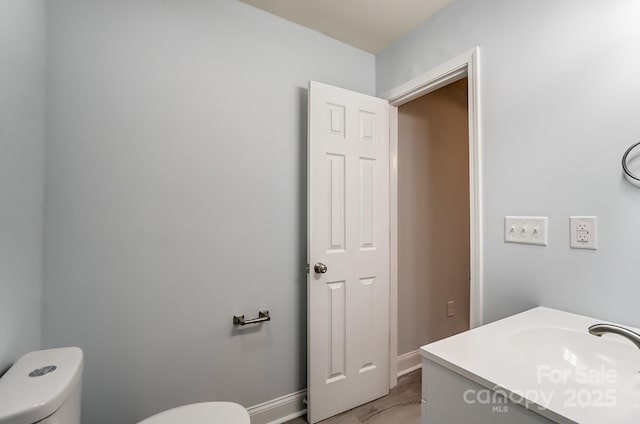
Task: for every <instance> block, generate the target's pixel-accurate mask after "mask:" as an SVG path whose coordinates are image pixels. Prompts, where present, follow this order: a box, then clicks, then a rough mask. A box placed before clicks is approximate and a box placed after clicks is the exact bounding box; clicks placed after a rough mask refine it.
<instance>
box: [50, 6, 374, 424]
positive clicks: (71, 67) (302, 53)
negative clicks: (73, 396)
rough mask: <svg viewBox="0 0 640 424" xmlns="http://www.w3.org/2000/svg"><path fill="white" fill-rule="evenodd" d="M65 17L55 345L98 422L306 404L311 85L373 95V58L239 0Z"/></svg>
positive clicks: (60, 12) (55, 174)
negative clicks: (72, 366)
mask: <svg viewBox="0 0 640 424" xmlns="http://www.w3.org/2000/svg"><path fill="white" fill-rule="evenodd" d="M54 6H55V7H51V8H50V11H49V15H48V18H49V31H48V53H49V73H48V87H49V93H48V94H49V95H48V101H47V106H48V137H49V138H48V147H47V149H48V151H47V158H46V187H45V188H46V195H45V217H46V218H45V243H44V273H45V292H44V298H45V307H44V342H45V344H46V346H48V347H52V346H63V345H78V346H80V347H82V348H83V349H84V351H85V354H86V367H85V379H84V383H85V386H84V388H85V390H84V404H83V406H84V413H83V416H84V419H83V421H84V422H86V423H91V424H100V423H122V424H127V423H133V422H135V421H137V420H139V419H141V418H143V417H145V416H148V415H150V414H152V413H155V412H158V411H160V410H162V409H166V408H170V407H174V406H177V405H180V404H185V403H190V402H197V401H206V400H230V401H236V402H240V403H241V404H243V405H245V406H251V405H254V404H257V403H260V402H264V401H267V400H271V399H274V398H276V397H279V396H282V395H285V394H289V393H292V392H294V391H297V390H300V389H303V388H305V387H306V378H305V375H306V356H305V354H306V348H305V346H306V330H305V329H306V319H305V317H306V288H305V285H306V274H305V257H306V252H305V250H306V242H305V237H306V209H305V204H306V148H305V146H306V101H307V97H306V96H307V94H306V87H307V82H308V80H309V79H316V80H320V81H323V82H326V83H329V84H333V85H338V86H343V87H347V88H351V89H354V90H357V91H361V92H364V93H369V94H371V93H373V92H374V90H375V87H374V86H375V81H374V69H375V66H374V56H373V55H370V54H368V53H364V52H362V51H360V50H357V49H354V48H352V47H349V46H346V45H344V44H342V43H339V42H337V41H334V40H331V39H329V38H327V37H325V36H323V35H320V34H318V33H315V32H313V31H310V30H308V29H304V28H302V27H299V26H297V25H294V24H291V23H288V22H285V21H283V20H280V19H278V18H275V17H273V16H271V15H268V14H266V13H264V12H262V11H260V10H257V9H254V8H252V7H250V6H247V5H245V4H242V3H239V2H236V1H233V0H186V1H157V0H140V1H135V2H131V1H128V0H118V1H114V0H101V1H98V0H91V1H87V0H56V2H55V5H54ZM260 308H267V309H270V310H271V312H272V316H273V320H272V321H271V322H270V323H267V324H265V325H263V326H261V327H253V328H248V329H246V331H240V332H237V333H235V332H234V331H233V326H232V323H231V320H232V316H233V315H234V314H237V313H245V314H247V315H248V317H253V316H256V315H257V312H258V309H260Z"/></svg>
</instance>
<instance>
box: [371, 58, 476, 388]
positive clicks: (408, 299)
mask: <svg viewBox="0 0 640 424" xmlns="http://www.w3.org/2000/svg"><path fill="white" fill-rule="evenodd" d="M441 89H443V90H441ZM383 97H384V98H386V99H387V100H389V103H390V106H391V107H390V135H391V138H390V146H389V148H390V158H391V161H390V207H391V210H390V218H391V219H390V223H391V240H390V242H391V245H390V251H391V255H390V293H389V294H390V296H389V297H390V299H389V301H390V305H389V310H390V338H389V347H390V367H389V368H390V369H389V387H395V385H396V384H397V377H398V376H399V375H402V374H405V373H408V372H410V371H413V370H415V369H417V368H420V366H421V357H420V354H419V350H418V349H419V347H420V346H422V345H424V344H427V343H430V342H432V341H435V340H439V339H441V338H444V337H447V336H449V335H452V334H455V333H458V332H461V331H464V330H467V329H469V328H474V327H477V326H479V325H482V243H481V240H482V192H481V187H482V185H481V164H482V161H481V154H480V152H481V139H480V89H479V48H478V47H476V48H474V49H472V50H469V51H467V52H465V53H463V54H461V55H460V56H458V57H456V58H454V59H452V60H450V61H448V62H446V63H443V64H442V65H440V66H438V67H436V68H434V69H432V70H431V71H429V72H427V73H425V74H423V75H420V76H418V77H416V78H414V79H413V80H411V81H409V82H407V83H405V84H402V85H401V86H399V87H397V88H395V89H393V90H391V91H390V92H388V93H386V94H385V95H384V96H383ZM465 100H466V101H465ZM414 101H415V102H414ZM438 109H440V110H439V111H438ZM445 110H447V111H449V112H451V113H450V114H449V115H447V116H446V117H445V116H443V115H441V112H444V111H445ZM425 111H427V112H425ZM425 113H426V114H427V115H430V116H425ZM447 121H451V122H450V123H447ZM407 125H409V126H407ZM447 132H450V133H451V134H454V135H455V137H454V138H453V139H451V140H449V141H451V143H452V144H451V145H447V143H446V139H447V138H448V137H445V136H444V135H446V133H447ZM427 136H429V138H440V139H441V140H440V141H438V142H436V143H433V144H431V143H427V142H424V143H417V141H419V140H423V141H424V140H425V139H426V138H427ZM407 140H409V141H407ZM431 142H433V140H431ZM402 143H405V144H404V145H403V144H402ZM465 150H466V151H465ZM465 153H466V154H465ZM454 156H455V157H454ZM403 162H404V163H405V165H406V168H404V169H403V168H402V167H403V164H402V163H403ZM420 164H422V165H423V166H420ZM427 168H428V169H427ZM465 182H466V184H465ZM428 196H434V197H433V199H429V197H428ZM465 196H466V199H465ZM430 200H433V201H430ZM465 200H466V201H465ZM465 216H466V220H465ZM401 220H402V222H401ZM452 228H453V230H452ZM448 232H450V233H448ZM400 267H402V269H400ZM400 279H401V280H400ZM449 302H453V304H450V303H449ZM427 309H428V310H427ZM451 309H453V310H451ZM451 313H453V316H448V315H451ZM401 333H402V334H401ZM398 354H400V355H398Z"/></svg>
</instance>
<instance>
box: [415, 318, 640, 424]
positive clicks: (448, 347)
mask: <svg viewBox="0 0 640 424" xmlns="http://www.w3.org/2000/svg"><path fill="white" fill-rule="evenodd" d="M597 323H602V321H601V320H598V319H594V318H590V317H585V316H581V315H576V314H572V313H568V312H563V311H557V310H554V309H550V308H544V307H538V308H534V309H532V310H529V311H526V312H523V313H520V314H517V315H514V316H512V317H508V318H505V319H502V320H499V321H496V322H493V323H491V324H487V325H485V326H482V327H478V328H475V329H472V330H470V331H467V332H465V333H461V334H458V335H456V336H452V337H449V338H447V339H444V340H441V341H438V342H434V343H432V344H430V345H427V346H423V347H422V348H421V354H422V356H423V357H424V358H425V359H426V360H429V361H432V362H435V363H436V364H439V365H441V366H443V367H445V368H447V369H449V370H451V371H453V372H455V373H457V374H459V375H461V376H462V377H464V378H466V379H468V380H471V381H472V382H475V383H476V384H479V385H481V386H484V387H485V388H487V389H489V390H492V391H494V392H496V391H497V392H500V393H504V394H505V396H509V399H510V400H513V399H512V397H513V398H515V399H516V400H515V402H516V403H518V404H520V405H522V406H524V407H526V408H529V409H531V410H532V411H534V412H536V413H538V414H540V415H542V416H544V417H546V418H548V419H550V420H551V421H553V422H558V423H581V424H601V423H604V422H606V423H608V424H613V423H616V424H637V423H639V422H640V349H638V347H636V346H635V345H634V344H633V343H632V342H630V341H629V340H628V339H626V338H625V337H622V336H619V335H617V334H603V335H602V337H598V336H595V335H592V334H589V327H590V326H592V325H594V324H597ZM629 329H630V330H632V331H635V332H638V331H639V330H638V329H635V328H631V327H629Z"/></svg>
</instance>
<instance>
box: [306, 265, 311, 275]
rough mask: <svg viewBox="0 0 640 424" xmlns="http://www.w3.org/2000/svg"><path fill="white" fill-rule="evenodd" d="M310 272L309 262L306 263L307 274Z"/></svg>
mask: <svg viewBox="0 0 640 424" xmlns="http://www.w3.org/2000/svg"><path fill="white" fill-rule="evenodd" d="M309 272H311V268H310V267H309V264H307V274H308V273H309Z"/></svg>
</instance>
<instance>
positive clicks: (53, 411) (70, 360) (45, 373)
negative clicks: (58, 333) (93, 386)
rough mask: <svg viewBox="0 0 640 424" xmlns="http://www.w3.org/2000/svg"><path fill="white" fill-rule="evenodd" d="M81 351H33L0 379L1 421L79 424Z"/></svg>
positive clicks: (1, 423)
mask: <svg viewBox="0 0 640 424" xmlns="http://www.w3.org/2000/svg"><path fill="white" fill-rule="evenodd" d="M82 367H83V355H82V350H81V349H80V348H77V347H66V348H62V349H49V350H40V351H37V352H31V353H27V354H26V355H24V356H23V357H22V358H20V359H18V361H17V362H16V363H15V364H14V365H13V366H12V367H11V368H9V371H7V372H6V373H5V374H4V375H3V376H2V378H0V424H34V423H38V424H80V394H81V386H82Z"/></svg>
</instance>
